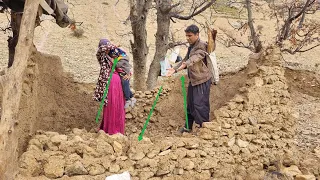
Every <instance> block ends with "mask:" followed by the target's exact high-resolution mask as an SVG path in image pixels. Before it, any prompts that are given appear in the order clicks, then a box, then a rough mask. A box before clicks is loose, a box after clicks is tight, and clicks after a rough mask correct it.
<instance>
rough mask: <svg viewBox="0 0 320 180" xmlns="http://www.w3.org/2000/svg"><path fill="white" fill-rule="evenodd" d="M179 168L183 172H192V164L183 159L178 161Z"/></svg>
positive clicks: (188, 160)
mask: <svg viewBox="0 0 320 180" xmlns="http://www.w3.org/2000/svg"><path fill="white" fill-rule="evenodd" d="M179 167H181V168H183V169H185V170H192V169H193V168H194V162H192V161H191V160H190V159H188V158H183V159H181V160H180V161H179Z"/></svg>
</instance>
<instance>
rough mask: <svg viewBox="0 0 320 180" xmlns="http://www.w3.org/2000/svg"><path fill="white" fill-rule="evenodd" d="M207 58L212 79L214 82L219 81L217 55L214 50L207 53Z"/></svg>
mask: <svg viewBox="0 0 320 180" xmlns="http://www.w3.org/2000/svg"><path fill="white" fill-rule="evenodd" d="M207 60H209V61H211V65H212V66H211V67H209V68H211V69H210V70H211V72H212V76H213V77H212V80H213V82H214V83H218V82H219V68H218V64H217V57H216V53H215V52H211V53H210V54H207Z"/></svg>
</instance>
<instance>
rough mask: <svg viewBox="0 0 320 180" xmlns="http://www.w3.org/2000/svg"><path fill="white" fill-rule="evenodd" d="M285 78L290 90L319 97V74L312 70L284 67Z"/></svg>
mask: <svg viewBox="0 0 320 180" xmlns="http://www.w3.org/2000/svg"><path fill="white" fill-rule="evenodd" d="M285 75H286V78H287V80H288V84H289V86H290V92H294V91H297V92H301V93H303V94H308V95H310V96H313V97H320V75H319V74H317V73H315V72H312V71H302V70H292V69H288V68H287V69H286V74H285Z"/></svg>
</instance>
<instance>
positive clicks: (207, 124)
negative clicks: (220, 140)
mask: <svg viewBox="0 0 320 180" xmlns="http://www.w3.org/2000/svg"><path fill="white" fill-rule="evenodd" d="M202 127H203V128H207V129H210V130H212V131H218V132H220V131H221V126H220V125H219V124H217V123H214V122H204V123H202Z"/></svg>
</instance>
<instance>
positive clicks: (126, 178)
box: [105, 171, 131, 180]
mask: <svg viewBox="0 0 320 180" xmlns="http://www.w3.org/2000/svg"><path fill="white" fill-rule="evenodd" d="M130 179H131V178H130V174H129V172H128V171H126V172H124V173H122V174H114V175H111V176H108V177H106V179H105V180H130Z"/></svg>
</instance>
